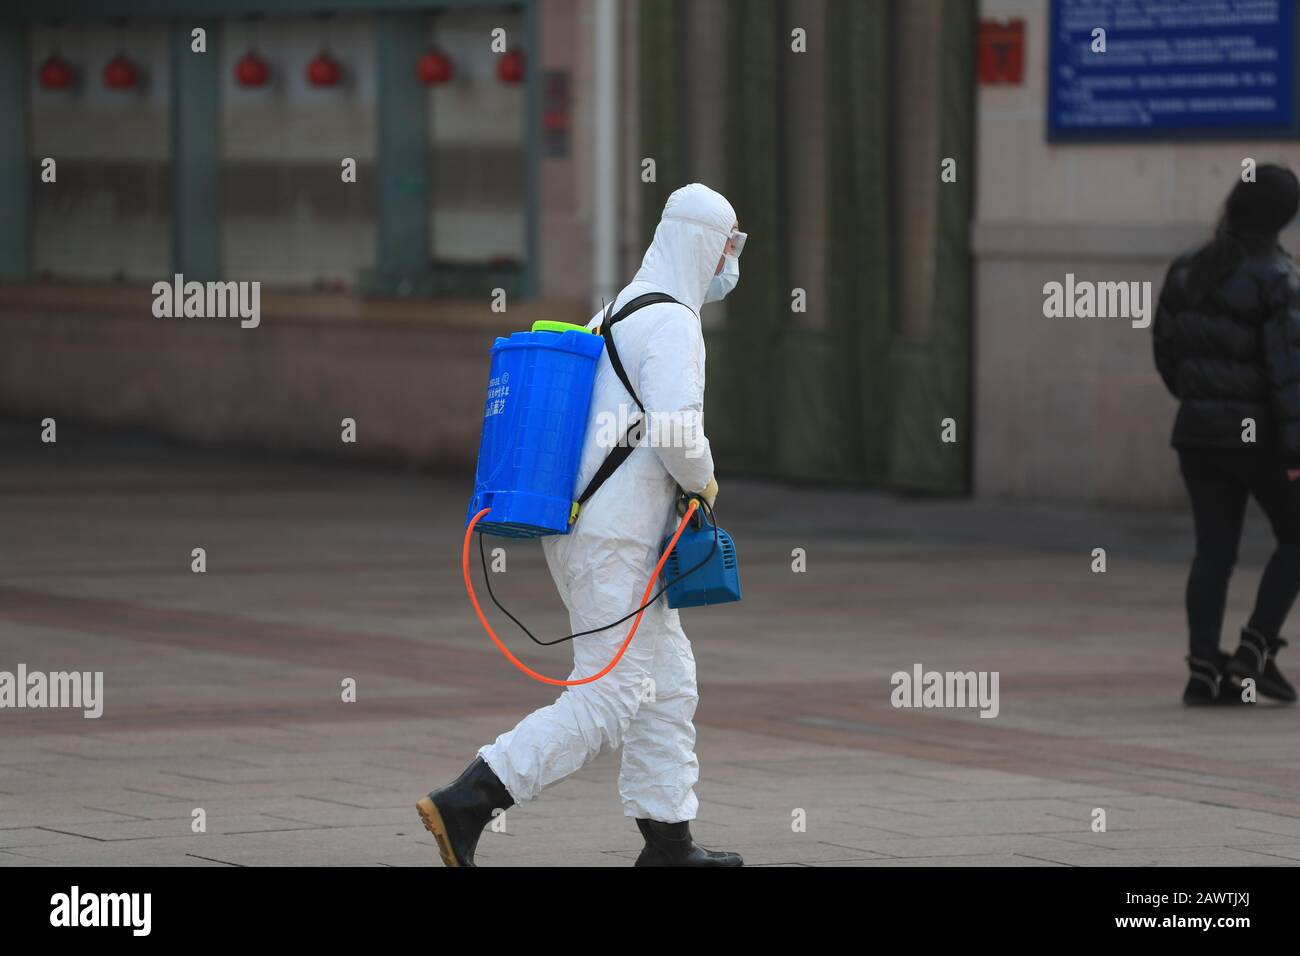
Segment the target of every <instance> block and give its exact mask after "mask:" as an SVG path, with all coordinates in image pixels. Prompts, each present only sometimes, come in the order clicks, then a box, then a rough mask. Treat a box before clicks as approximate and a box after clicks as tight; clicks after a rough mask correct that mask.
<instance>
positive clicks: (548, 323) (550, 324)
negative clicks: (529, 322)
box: [532, 319, 591, 332]
mask: <svg viewBox="0 0 1300 956" xmlns="http://www.w3.org/2000/svg"><path fill="white" fill-rule="evenodd" d="M532 331H534V332H591V329H589V328H587V327H586V326H585V325H574V324H573V323H572V322H556V321H555V320H554V319H538V320H537V321H536V322H534V323H533V328H532Z"/></svg>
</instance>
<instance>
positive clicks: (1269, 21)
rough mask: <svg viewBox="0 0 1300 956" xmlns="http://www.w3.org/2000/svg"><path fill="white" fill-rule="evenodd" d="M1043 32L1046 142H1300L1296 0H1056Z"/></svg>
mask: <svg viewBox="0 0 1300 956" xmlns="http://www.w3.org/2000/svg"><path fill="white" fill-rule="evenodd" d="M1050 29H1051V35H1050V37H1049V54H1050V55H1049V66H1048V70H1049V76H1048V102H1047V117H1048V119H1047V133H1048V139H1049V140H1086V139H1109V140H1116V139H1148V138H1171V139H1172V138H1183V139H1187V138H1190V139H1211V138H1241V139H1244V138H1248V137H1255V136H1283V137H1292V136H1296V135H1298V134H1300V131H1298V130H1297V118H1296V60H1295V51H1296V15H1295V2H1294V0H1180V2H1171V0H1053V2H1052V17H1051V27H1050ZM1098 30H1104V31H1105V37H1104V40H1105V51H1104V52H1102V51H1101V50H1100V48H1099V47H1100V41H1101V36H1100V34H1098V33H1096V31H1098Z"/></svg>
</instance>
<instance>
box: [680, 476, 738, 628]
mask: <svg viewBox="0 0 1300 956" xmlns="http://www.w3.org/2000/svg"><path fill="white" fill-rule="evenodd" d="M670 540H671V538H664V541H663V545H662V547H664V548H667V547H668V542H669V541H670ZM662 577H663V580H664V581H665V582H667V586H668V589H667V593H668V606H669V607H671V608H682V607H701V606H703V605H705V604H727V603H729V602H731V601H739V600H740V563H739V561H738V560H737V559H736V545H735V543H734V542H733V541H732V540H731V535H729V534H727V532H725V531H723V530H722V529H721V528H720V527H718V522H717V518H716V517H715V516H714V514H713V510H712V509H711V508H709V507H708V506H707V505H705V504H704V502H702V501H701V502H700V510H699V511H697V512H696V513H695V517H694V518H693V519H692V520H691V523H690V525H689V526H688V527H687V528H686V530H685V531H683V532H682V536H681V537H680V538H678V539H677V547H675V548H673V551H672V554H670V555H668V560H667V561H665V562H664V569H663V575H662Z"/></svg>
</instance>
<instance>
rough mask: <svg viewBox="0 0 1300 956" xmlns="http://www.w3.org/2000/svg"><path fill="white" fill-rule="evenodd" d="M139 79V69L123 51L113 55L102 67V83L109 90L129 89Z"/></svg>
mask: <svg viewBox="0 0 1300 956" xmlns="http://www.w3.org/2000/svg"><path fill="white" fill-rule="evenodd" d="M139 79H140V71H139V70H137V69H136V68H135V64H134V63H132V62H131V61H130V60H129V59H127V57H126V55H125V54H123V53H119V54H118V55H117V56H115V57H113V59H111V60H109V61H108V66H106V67H104V85H105V86H107V87H108V88H109V89H110V90H129V89H131V88H132V87H134V86H135V85H136V83H137V82H138V81H139Z"/></svg>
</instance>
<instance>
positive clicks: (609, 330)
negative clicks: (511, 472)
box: [575, 292, 681, 517]
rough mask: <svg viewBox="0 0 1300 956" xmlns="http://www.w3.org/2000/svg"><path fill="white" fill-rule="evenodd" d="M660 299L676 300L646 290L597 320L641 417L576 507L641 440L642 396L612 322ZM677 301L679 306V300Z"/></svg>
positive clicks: (607, 457)
mask: <svg viewBox="0 0 1300 956" xmlns="http://www.w3.org/2000/svg"><path fill="white" fill-rule="evenodd" d="M663 302H677V300H676V299H674V298H673V297H672V296H670V295H669V294H668V293H667V292H647V293H645V294H644V295H639V296H637V297H636V298H635V299H633V300H631V301H630V302H628V303H627V304H626V305H624V306H623V308H621V309H619V310H618V311H617V312H614V314H613V315H611V314H610V313H611V312H612V311H613V309H614V303H613V302H611V303H610V304H609V307H608V308H607V309H605V318H604V319H602V320H601V323H600V334H601V336H602V337H603V338H604V339H605V351H607V352H608V353H609V364H610V365H612V366H613V367H614V374H615V375H617V376H618V380H619V381H620V382H622V383H623V387H624V388H625V389H627V393H628V394H629V395H631V396H632V401H634V402H636V407H637V408H639V409H640V410H641V417H640V418H638V419H637V420H636V421H634V422H633V423H632V424H630V425H628V426H627V434H625V435H624V436H623V440H622V441H621V442H619V443H618V445H616V446H615V447H614V450H613V451H611V452H610V453H609V454H608V455H607V456H606V457H605V460H604V461H602V462H601V463H600V467H599V468H597V469H596V473H595V474H594V475H592V476H591V481H589V482H587V487H586V488H584V489H583V490H582V494H580V495H579V496H578V505H579V506H582V505H585V504H586V503H587V499H589V498H590V497H591V496H592V495H594V494H595V493H596V491H597V489H599V488H600V486H601V485H603V484H604V483H605V480H606V479H607V478H608V477H609V476H610V475H612V474H614V472H615V471H617V470H618V466H619V465H621V464H623V462H625V461H627V459H628V456H629V455H631V454H632V451H633V449H635V448H636V446H637V445H638V444H639V443H640V442H639V440H634V439H633V433H634V432H636V430H637V429H638V428H640V427H641V425H642V424H643V423H644V422H645V406H644V405H642V404H641V398H640V397H639V396H638V395H637V393H636V390H635V389H633V388H632V382H631V380H630V379H629V378H628V377H627V370H626V369H624V368H623V360H622V359H621V358H619V355H618V347H617V346H615V345H614V325H615V324H616V323H618V322H621V321H622V320H623V319H626V318H627V317H628V316H629V315H631V314H632V313H633V312H635V311H637V310H638V309H643V308H645V307H646V306H647V305H658V304H660V303H663ZM677 304H678V305H681V303H680V302H678V303H677ZM638 439H639V436H638ZM575 517H576V511H575Z"/></svg>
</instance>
